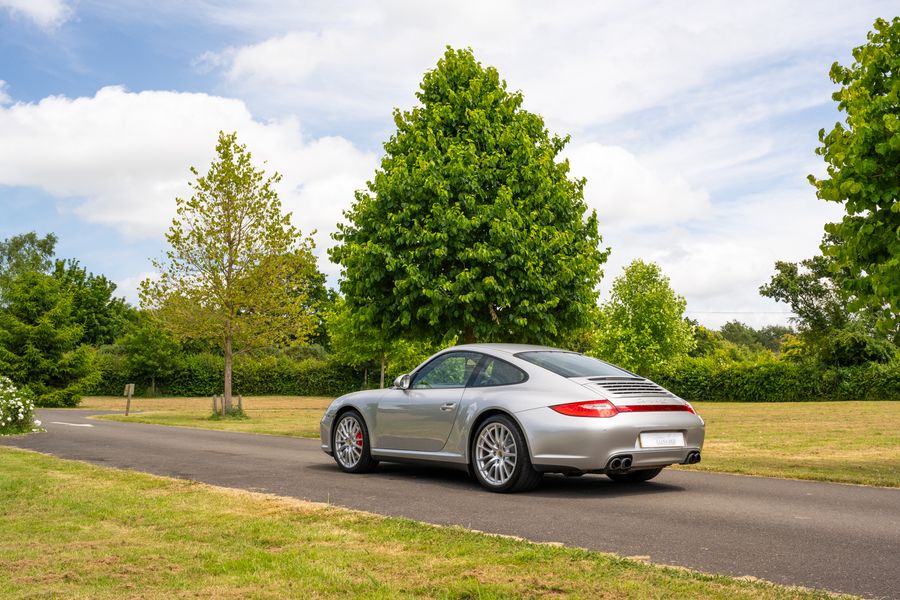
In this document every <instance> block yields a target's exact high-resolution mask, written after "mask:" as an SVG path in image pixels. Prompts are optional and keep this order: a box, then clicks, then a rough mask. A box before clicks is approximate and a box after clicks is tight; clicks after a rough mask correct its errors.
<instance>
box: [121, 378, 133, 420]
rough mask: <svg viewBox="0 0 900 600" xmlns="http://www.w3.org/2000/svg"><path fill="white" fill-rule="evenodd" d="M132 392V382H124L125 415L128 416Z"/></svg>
mask: <svg viewBox="0 0 900 600" xmlns="http://www.w3.org/2000/svg"><path fill="white" fill-rule="evenodd" d="M133 394H134V384H133V383H126V384H125V393H124V394H123V396H125V397H126V398H127V400H125V416H126V417H127V416H128V412H129V411H130V410H131V396H132V395H133Z"/></svg>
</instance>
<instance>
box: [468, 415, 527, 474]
mask: <svg viewBox="0 0 900 600" xmlns="http://www.w3.org/2000/svg"><path fill="white" fill-rule="evenodd" d="M516 460H517V448H516V439H515V437H513V433H512V431H510V430H509V428H508V427H506V425H504V424H503V423H499V422H496V421H495V422H493V423H489V424H488V425H487V426H486V427H484V428H483V429H482V430H481V432H480V433H479V434H478V439H477V440H476V441H475V468H476V469H478V473H479V474H480V475H481V477H482V478H483V479H484V480H485V481H486V482H487V483H489V484H490V485H494V486H502V485H505V484H506V483H507V482H509V480H510V479H511V478H512V476H513V474H514V473H515V471H516Z"/></svg>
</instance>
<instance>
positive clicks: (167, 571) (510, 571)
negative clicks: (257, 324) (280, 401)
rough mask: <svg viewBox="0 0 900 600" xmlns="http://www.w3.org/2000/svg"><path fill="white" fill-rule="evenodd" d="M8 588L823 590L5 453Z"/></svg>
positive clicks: (1, 518)
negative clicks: (666, 565) (722, 574)
mask: <svg viewBox="0 0 900 600" xmlns="http://www.w3.org/2000/svg"><path fill="white" fill-rule="evenodd" d="M0 473H2V474H3V475H2V477H0V506H2V507H3V511H0V573H3V583H2V584H0V589H2V591H0V593H2V595H3V597H4V598H34V597H54V598H116V599H120V598H174V597H202V598H288V597H292V598H300V597H302V598H315V597H323V598H327V597H366V598H403V597H435V598H500V597H574V598H577V597H581V598H642V599H643V598H701V599H702V598H722V599H726V598H728V599H733V598H748V599H749V598H826V597H833V596H831V595H829V594H826V593H823V592H812V591H808V590H803V589H798V588H787V587H781V586H776V585H772V584H768V583H764V582H759V581H752V580H747V579H734V578H729V577H722V576H713V575H704V574H700V573H696V572H692V571H687V570H684V569H675V568H664V567H658V566H653V565H648V564H644V563H641V562H638V561H634V560H629V559H623V558H618V557H616V556H613V555H609V554H601V553H597V552H590V551H586V550H579V549H572V548H563V547H559V546H551V545H542V544H533V543H529V542H525V541H521V540H516V539H512V538H505V537H497V536H489V535H485V534H479V533H475V532H470V531H466V530H464V529H461V528H455V527H436V526H430V525H425V524H421V523H416V522H414V521H410V520H406V519H397V518H386V517H380V516H375V515H370V514H366V513H361V512H356V511H350V510H346V509H341V508H336V507H332V506H327V505H323V504H312V503H308V502H301V501H295V500H291V499H287V498H279V497H274V496H267V495H262V494H253V493H248V492H238V491H234V490H226V489H223V488H215V487H211V486H207V485H203V484H199V483H193V482H187V481H181V480H176V479H169V478H163V477H156V476H152V475H146V474H142V473H134V472H130V471H120V470H114V469H106V468H100V467H95V466H91V465H88V464H84V463H79V462H74V461H66V460H61V459H57V458H53V457H49V456H46V455H42V454H37V453H34V452H27V451H22V450H14V449H8V448H0Z"/></svg>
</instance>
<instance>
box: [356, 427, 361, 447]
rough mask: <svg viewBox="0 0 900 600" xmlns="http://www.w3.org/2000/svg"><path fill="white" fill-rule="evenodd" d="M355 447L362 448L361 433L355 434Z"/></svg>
mask: <svg viewBox="0 0 900 600" xmlns="http://www.w3.org/2000/svg"><path fill="white" fill-rule="evenodd" d="M356 445H357V446H359V447H360V448H362V431H357V432H356Z"/></svg>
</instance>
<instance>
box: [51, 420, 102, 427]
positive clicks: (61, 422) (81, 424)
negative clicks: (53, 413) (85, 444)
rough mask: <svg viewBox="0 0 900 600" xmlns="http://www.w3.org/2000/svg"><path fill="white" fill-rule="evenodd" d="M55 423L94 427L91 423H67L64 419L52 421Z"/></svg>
mask: <svg viewBox="0 0 900 600" xmlns="http://www.w3.org/2000/svg"><path fill="white" fill-rule="evenodd" d="M50 423H51V424H53V425H68V426H69V427H93V425H91V424H90V423H65V422H63V421H50Z"/></svg>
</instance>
